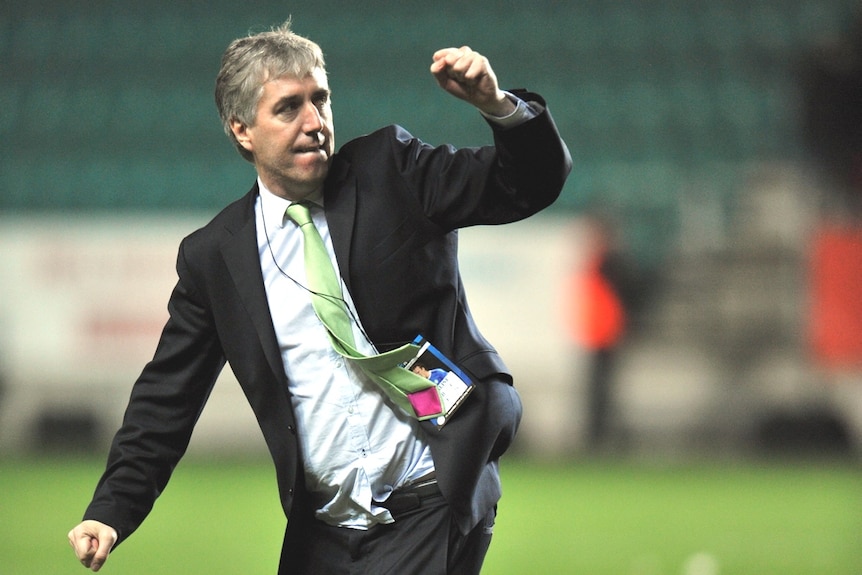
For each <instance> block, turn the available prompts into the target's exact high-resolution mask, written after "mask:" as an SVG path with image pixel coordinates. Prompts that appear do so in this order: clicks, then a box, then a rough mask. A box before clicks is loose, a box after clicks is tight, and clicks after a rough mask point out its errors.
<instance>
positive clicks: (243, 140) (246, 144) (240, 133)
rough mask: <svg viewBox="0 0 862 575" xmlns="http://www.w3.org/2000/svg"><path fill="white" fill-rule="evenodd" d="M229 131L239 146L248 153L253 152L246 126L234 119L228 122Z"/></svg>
mask: <svg viewBox="0 0 862 575" xmlns="http://www.w3.org/2000/svg"><path fill="white" fill-rule="evenodd" d="M230 131H231V132H233V136H234V138H236V141H237V142H239V144H240V146H242V147H243V148H245V149H246V150H248V151H249V152H252V151H254V150H253V146H252V143H251V135H250V134H249V131H248V126H246V125H245V124H243V123H242V122H240V121H239V120H237V119H236V118H234V119H232V120H231V121H230Z"/></svg>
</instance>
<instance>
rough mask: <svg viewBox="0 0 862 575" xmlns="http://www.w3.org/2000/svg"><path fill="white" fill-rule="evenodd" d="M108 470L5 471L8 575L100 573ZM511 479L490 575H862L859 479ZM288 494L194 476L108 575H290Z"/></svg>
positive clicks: (595, 465) (657, 472)
mask: <svg viewBox="0 0 862 575" xmlns="http://www.w3.org/2000/svg"><path fill="white" fill-rule="evenodd" d="M101 466H102V462H101V461H100V460H92V459H89V460H83V461H69V460H62V459H37V460H6V461H2V462H0V517H2V521H0V574H2V575H62V574H65V573H85V572H86V571H85V570H84V569H83V568H82V567H81V566H79V565H78V564H77V562H76V560H75V558H74V555H73V553H72V550H71V548H70V547H69V545H68V543H67V542H66V533H67V531H68V530H69V529H70V528H71V527H72V526H73V525H74V524H75V523H77V521H78V518H79V516H80V514H81V512H82V510H83V508H84V506H85V505H86V503H87V502H88V500H89V497H90V495H91V493H92V490H93V488H94V486H95V482H96V480H97V479H98V476H99V474H100V471H101ZM503 474H504V488H505V495H504V498H503V500H502V501H501V504H500V514H499V518H498V522H497V530H496V533H495V538H494V542H493V544H492V546H491V551H490V553H489V556H488V559H487V561H486V567H485V570H484V572H483V573H485V574H488V575H504V574H518V575H544V574H586V575H604V574H607V575H660V574H667V575H717V574H721V575H733V574H738V575H766V574H780V575H794V574H798V575H832V574H834V575H859V574H862V474H860V468H859V467H858V466H853V465H849V464H823V463H821V464H814V463H809V464H805V463H800V462H793V463H789V462H785V463H770V464H766V463H759V464H758V463H745V464H743V463H726V462H725V463H713V462H708V463H701V464H693V463H674V464H664V465H662V464H657V463H644V462H589V461H584V462H569V463H566V464H550V463H535V462H529V461H526V460H517V459H513V460H509V461H506V462H504V468H503ZM274 483H275V481H274V475H273V472H272V469H271V465H270V464H269V463H268V462H261V461H251V462H249V461H220V462H213V463H205V462H202V461H194V460H189V461H185V462H183V463H182V464H181V465H180V467H179V468H178V469H177V471H176V473H175V474H174V478H173V480H172V482H171V484H170V485H169V486H168V489H167V490H166V492H165V493H164V495H163V496H162V498H161V499H160V500H159V502H158V503H157V505H156V508H155V510H154V511H153V513H152V514H151V515H150V517H149V519H148V520H147V522H145V523H144V525H143V526H142V527H141V529H140V530H139V531H138V532H137V533H135V534H134V535H133V536H132V537H131V538H130V539H129V540H128V541H127V542H126V543H124V544H123V545H122V546H120V547H119V548H118V549H117V550H116V551H115V553H114V554H113V555H112V556H111V558H110V560H109V562H108V563H107V565H106V566H105V568H104V569H103V570H102V573H107V574H111V573H116V574H122V575H133V574H148V575H152V574H170V575H186V574H192V575H197V574H206V575H220V574H243V575H255V574H264V575H267V574H273V573H275V568H276V564H277V561H278V551H279V546H280V544H281V536H282V529H283V522H284V520H283V518H282V517H281V514H280V511H279V508H278V503H277V499H276V492H275V485H274ZM405 575H409V574H405Z"/></svg>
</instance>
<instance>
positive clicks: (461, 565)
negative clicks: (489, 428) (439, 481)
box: [278, 497, 496, 575]
mask: <svg viewBox="0 0 862 575" xmlns="http://www.w3.org/2000/svg"><path fill="white" fill-rule="evenodd" d="M495 517H496V511H491V512H490V513H489V514H488V516H487V517H486V518H485V520H484V521H482V522H480V523H479V525H477V526H476V527H475V528H474V529H473V530H472V531H471V532H470V533H468V534H467V535H463V534H462V533H461V532H460V531H459V530H458V528H457V527H456V526H455V523H454V521H453V520H452V515H451V513H450V512H449V507H448V505H447V504H446V502H445V500H444V499H443V498H442V497H438V498H436V499H434V500H432V501H428V502H426V503H424V504H423V505H422V507H420V508H419V509H416V510H414V511H410V512H408V513H405V514H403V515H400V516H398V517H397V519H396V521H395V523H390V524H388V525H375V526H373V527H371V528H370V529H368V530H367V531H361V530H357V529H346V528H342V527H332V526H329V525H326V524H325V523H323V522H321V521H316V520H311V521H309V522H308V523H309V525H308V526H307V527H304V528H303V529H302V531H303V532H302V533H301V534H299V538H298V540H296V539H294V544H293V545H285V551H284V552H283V553H282V557H281V563H280V565H279V568H278V574H279V575H478V573H479V572H480V570H481V569H482V562H483V561H484V559H485V554H486V553H487V551H488V547H489V546H490V544H491V535H492V533H493V530H494V520H495ZM296 536H297V534H293V533H292V534H291V538H294V537H296ZM289 548H290V549H293V551H292V552H290V551H287V550H288V549H289Z"/></svg>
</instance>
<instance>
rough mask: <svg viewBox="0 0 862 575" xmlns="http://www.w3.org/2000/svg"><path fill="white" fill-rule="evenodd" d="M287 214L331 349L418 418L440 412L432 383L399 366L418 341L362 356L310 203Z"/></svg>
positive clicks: (293, 207)
mask: <svg viewBox="0 0 862 575" xmlns="http://www.w3.org/2000/svg"><path fill="white" fill-rule="evenodd" d="M286 213H287V216H288V217H289V218H290V219H291V220H293V221H294V222H296V224H297V225H298V226H299V229H300V230H301V231H302V237H303V244H304V245H303V251H304V254H305V272H306V275H307V282H308V289H309V291H310V292H311V304H312V306H313V307H314V311H315V313H316V314H317V317H318V318H320V321H321V322H322V323H323V325H324V326H325V327H326V331H327V332H328V335H329V341H330V342H331V343H332V347H333V348H334V349H335V351H337V352H338V353H339V354H341V355H342V356H344V357H346V358H347V359H348V360H350V361H352V362H353V363H354V364H355V365H357V366H358V367H359V368H361V369H362V371H364V372H365V373H366V374H367V375H368V376H369V377H370V378H371V379H372V380H373V381H374V382H376V383H377V384H378V385H379V386H380V387H381V388H382V389H383V391H384V392H385V393H386V395H388V396H389V397H390V399H392V401H393V402H395V404H396V405H398V406H399V407H401V408H402V409H403V410H404V411H406V412H407V413H409V414H411V415H413V416H414V417H416V418H418V419H421V420H424V419H431V418H434V417H438V416H440V415H443V408H442V404H441V401H440V396H439V394H438V392H437V387H436V386H435V385H434V383H432V382H430V381H429V380H427V379H426V378H424V377H422V376H420V375H417V374H415V373H413V372H411V371H410V370H408V369H405V368H403V367H401V365H400V364H403V363H405V362H407V361H409V360H410V359H412V358H413V356H415V355H416V353H417V352H418V351H419V347H418V346H417V345H415V344H412V343H410V344H407V345H404V346H401V347H399V348H398V349H394V350H392V351H388V352H385V353H382V354H378V355H373V356H366V355H364V354H362V353H360V352H359V351H357V350H356V348H355V347H354V346H355V342H354V339H353V327H352V323H351V320H350V316H349V315H348V313H347V307H346V302H345V301H344V298H343V297H342V291H341V282H340V281H339V279H338V277H337V276H336V274H335V268H334V267H333V265H332V260H330V259H329V253H328V252H327V251H326V247H325V246H324V245H323V239H322V238H321V237H320V233H319V232H318V231H317V228H316V227H315V225H314V223H313V222H312V221H311V214H310V213H309V210H308V205H307V204H305V203H293V204H290V205H289V206H288V207H287V212H286Z"/></svg>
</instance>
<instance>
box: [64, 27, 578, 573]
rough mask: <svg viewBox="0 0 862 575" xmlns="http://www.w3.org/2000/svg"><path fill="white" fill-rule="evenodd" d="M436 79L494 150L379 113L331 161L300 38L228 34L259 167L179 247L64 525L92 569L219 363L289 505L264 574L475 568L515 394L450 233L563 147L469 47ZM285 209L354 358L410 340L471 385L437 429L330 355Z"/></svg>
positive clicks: (545, 179) (247, 145)
mask: <svg viewBox="0 0 862 575" xmlns="http://www.w3.org/2000/svg"><path fill="white" fill-rule="evenodd" d="M431 73H432V74H433V76H434V77H435V78H436V80H437V82H438V84H439V85H440V86H441V87H442V88H443V89H444V90H446V91H447V92H449V93H450V94H452V95H454V96H456V97H458V98H461V99H463V100H465V101H467V102H468V103H470V104H472V105H474V106H475V107H476V108H478V109H479V110H480V111H481V112H482V113H483V114H484V115H485V116H486V117H488V118H489V123H490V124H491V126H492V127H493V131H494V135H495V140H496V146H495V147H490V146H489V147H484V148H477V149H465V150H455V149H453V148H451V147H449V146H445V147H439V148H432V147H430V146H427V145H425V144H423V143H421V142H420V141H418V140H416V139H414V138H412V137H411V136H410V135H409V134H408V133H406V132H405V131H404V130H403V129H401V128H398V127H396V126H390V127H387V128H384V129H382V130H379V131H377V132H375V133H373V134H370V135H368V136H365V137H362V138H358V139H357V140H354V141H352V142H349V143H348V144H346V145H345V146H344V147H343V148H342V149H341V150H340V151H339V153H338V154H335V153H334V150H335V141H334V132H333V123H332V115H331V108H330V92H329V87H328V81H327V77H326V72H325V67H324V61H323V57H322V54H321V51H320V48H319V47H318V46H317V45H316V44H314V43H313V42H311V41H309V40H307V39H305V38H302V37H300V36H298V35H296V34H294V33H292V32H291V31H290V27H289V23H286V24H284V25H282V26H281V27H278V28H275V29H273V30H272V31H269V32H264V33H261V34H257V35H254V36H250V37H248V38H242V39H239V40H236V41H234V42H233V43H232V44H231V45H230V46H229V47H228V48H227V50H226V52H225V54H224V56H223V58H222V66H221V70H220V72H219V76H218V78H217V81H216V102H217V105H218V108H219V113H220V116H221V119H222V122H223V124H224V126H225V129H226V132H227V133H228V135H229V137H230V138H231V139H232V141H233V143H234V145H235V146H236V147H237V149H238V151H239V152H240V154H241V155H242V156H243V157H244V158H245V159H247V160H248V161H250V162H252V163H253V164H254V166H255V168H256V170H257V174H258V179H257V182H256V183H255V185H254V186H253V187H252V189H251V191H250V192H249V193H248V194H246V195H245V196H244V197H243V198H241V199H240V200H238V201H236V202H234V203H233V204H231V205H229V206H228V207H227V208H225V210H223V211H222V212H221V213H220V214H219V215H217V216H216V217H215V218H214V219H213V221H212V222H210V224H208V225H207V226H205V227H204V228H202V229H200V230H198V231H197V232H195V233H193V234H192V235H190V236H189V237H187V238H186V239H184V240H183V242H182V245H181V246H180V251H179V256H178V258H177V273H178V282H177V285H176V287H175V288H174V291H173V293H172V294H171V298H170V301H169V304H168V308H169V312H170V318H169V320H168V323H167V324H166V326H165V329H164V331H163V333H162V336H161V339H160V341H159V345H158V348H157V350H156V353H155V356H154V358H153V360H152V361H151V362H150V363H149V364H148V365H147V366H146V367H145V369H144V371H143V372H142V374H141V376H140V377H139V379H138V381H137V382H136V383H135V386H134V387H133V390H132V394H131V398H130V400H129V405H128V408H127V411H126V414H125V418H124V422H123V425H122V427H121V429H120V430H119V431H118V433H117V435H116V437H115V439H114V442H113V444H112V447H111V451H110V455H109V458H108V465H107V469H106V471H105V473H104V475H103V476H102V478H101V480H100V482H99V484H98V487H97V489H96V493H95V495H94V497H93V501H92V502H91V504H90V506H89V507H88V509H87V511H86V513H85V516H84V521H83V522H82V523H81V524H80V525H78V526H77V527H75V528H74V529H73V530H72V531H71V532H70V533H69V539H70V542H71V544H72V546H73V548H74V549H75V552H76V554H77V555H78V558H79V559H80V560H81V562H82V563H83V564H84V565H85V566H87V567H90V568H91V569H92V570H94V571H98V570H99V569H100V568H101V566H102V565H103V564H104V562H105V560H106V559H107V557H108V553H109V552H110V551H111V549H112V548H113V547H114V546H115V545H116V544H117V543H119V542H121V541H123V540H124V539H125V538H126V537H128V536H129V535H130V534H131V533H132V532H133V531H134V530H135V529H136V528H137V527H138V525H140V523H141V522H142V521H143V519H144V517H145V516H146V515H147V513H148V512H149V511H150V509H151V507H152V505H153V503H154V501H155V499H156V497H157V496H158V494H159V493H160V492H161V491H162V489H163V488H164V486H165V484H166V483H167V481H168V479H169V476H170V473H171V471H172V469H173V468H174V466H175V465H176V464H177V462H178V461H179V459H180V458H181V456H182V454H183V453H184V451H185V449H186V447H187V444H188V441H189V438H190V435H191V432H192V429H193V427H194V424H195V421H196V420H197V417H198V415H199V414H200V412H201V410H202V409H203V406H204V404H205V402H206V399H207V397H208V395H209V393H210V390H211V389H212V385H213V383H214V381H215V379H216V377H217V375H218V373H219V372H220V370H221V368H222V367H223V365H224V363H225V361H227V362H229V363H230V365H231V368H232V369H233V372H234V374H235V375H236V377H237V379H238V381H239V383H240V385H241V386H242V388H243V390H244V392H245V394H246V396H247V398H248V401H249V403H250V404H251V406H252V409H253V410H254V413H255V415H256V417H257V420H258V422H259V424H260V427H261V430H262V432H263V435H264V438H265V440H266V443H267V446H268V447H269V450H270V452H271V455H272V457H273V460H274V462H275V466H276V471H277V478H278V485H279V494H280V498H281V504H282V507H283V509H284V512H285V514H286V516H287V518H288V526H287V529H286V532H285V539H284V545H283V548H282V555H281V563H280V566H279V573H284V574H286V573H291V574H301V575H307V574H315V573H320V574H324V573H325V574H338V573H348V572H349V573H369V574H370V573H373V574H383V573H398V574H429V575H430V574H443V573H478V572H479V570H480V568H481V564H482V561H483V559H484V556H485V553H486V551H487V549H488V545H489V544H490V539H491V532H492V526H493V522H494V516H495V513H496V502H497V500H498V499H499V497H500V479H499V473H498V464H497V462H498V459H499V457H500V455H501V454H502V453H503V452H504V451H505V450H506V448H507V447H508V446H509V444H510V443H511V441H512V438H513V436H514V433H515V430H516V428H517V425H518V422H519V420H520V415H521V404H520V401H519V399H518V396H517V394H516V392H515V391H514V389H513V387H512V385H511V384H512V380H511V376H510V375H509V374H508V372H507V370H506V367H505V365H504V364H503V362H502V360H501V359H500V357H499V356H498V355H497V353H496V352H495V351H494V349H493V348H492V346H491V345H490V344H489V343H488V342H487V341H486V340H485V339H484V338H483V337H482V336H481V335H480V333H479V331H478V329H477V328H476V326H475V325H474V323H473V320H472V317H471V316H470V313H469V310H468V308H467V302H466V299H465V296H464V289H463V286H462V283H461V279H460V275H459V272H458V267H457V256H456V251H457V235H456V231H455V230H456V229H457V228H459V227H464V226H468V225H476V224H499V223H505V222H510V221H515V220H519V219H522V218H525V217H527V216H530V215H532V214H533V213H535V212H537V211H539V210H540V209H542V208H544V207H546V206H547V205H549V204H550V203H552V202H553V201H554V200H555V199H556V197H557V196H558V194H559V192H560V190H561V188H562V185H563V183H564V181H565V178H566V176H567V175H568V172H569V171H570V169H571V159H570V157H569V153H568V150H567V149H566V147H565V145H564V144H563V142H562V140H561V139H560V137H559V134H558V133H557V130H556V127H555V126H554V123H553V121H552V120H551V118H550V116H549V114H548V112H547V110H546V109H545V108H544V105H543V104H542V102H541V99H540V98H539V97H538V96H535V95H531V94H527V93H523V94H522V95H523V96H524V97H525V98H527V100H532V101H533V102H532V103H528V102H527V101H525V100H523V99H520V98H518V97H515V96H513V95H511V94H508V93H504V92H502V91H501V90H500V89H499V87H498V84H497V80H496V77H495V75H494V72H493V70H492V69H491V67H490V65H489V63H488V61H487V60H486V59H485V58H484V57H483V56H481V55H480V54H478V53H476V52H473V51H472V50H471V49H469V48H468V47H463V48H459V49H455V48H449V49H444V50H440V51H438V52H437V53H435V54H434V56H433V62H432V64H431ZM300 202H302V203H304V204H305V205H306V206H307V205H309V204H310V205H311V206H312V207H311V209H310V214H311V218H312V220H313V224H314V226H315V228H317V229H318V230H319V232H320V235H321V236H322V238H323V242H324V244H325V246H326V250H327V252H328V254H329V257H330V258H331V260H332V264H333V265H334V266H335V268H336V271H337V272H338V273H339V277H340V278H341V282H342V286H341V290H342V293H341V296H340V297H338V298H337V299H339V300H341V301H343V302H344V304H345V305H346V307H347V310H349V313H350V316H351V318H352V325H351V329H352V331H353V336H354V339H355V342H356V343H355V345H356V347H357V349H358V351H359V352H361V353H362V354H365V355H368V356H373V355H374V354H376V353H378V352H385V351H388V350H391V349H393V348H397V347H398V346H400V345H401V344H404V343H407V342H410V341H412V340H413V339H414V338H415V337H416V336H417V335H419V334H421V335H423V336H424V337H426V338H427V339H428V340H429V341H431V342H432V343H433V344H434V345H435V346H436V347H437V348H438V349H439V350H440V351H441V352H442V353H444V354H445V355H446V356H448V357H449V358H450V359H452V360H453V361H454V362H455V363H456V364H458V365H459V366H460V367H461V368H462V369H463V370H464V371H465V372H467V373H468V374H469V375H470V376H471V377H472V379H473V380H474V381H475V383H476V385H475V389H474V390H473V392H472V393H471V395H470V396H469V397H468V398H467V400H466V401H465V402H464V404H463V405H462V406H461V407H460V408H459V410H458V411H457V413H455V414H454V416H453V417H452V418H451V419H449V420H447V423H446V425H445V426H444V427H442V428H439V429H438V427H437V426H436V425H434V424H433V423H432V422H430V421H420V420H419V419H418V418H417V417H415V416H413V415H412V414H408V413H407V412H406V411H405V410H403V409H402V408H401V407H399V406H397V405H395V403H394V402H393V401H391V400H390V398H389V396H387V395H386V394H385V393H384V392H383V390H382V388H381V387H380V386H378V385H377V384H376V383H375V382H374V381H372V378H370V377H368V376H367V375H366V373H365V372H363V371H362V370H361V369H358V368H357V367H356V365H354V362H353V361H352V360H350V359H347V358H344V357H342V356H341V355H340V354H338V353H336V352H335V351H334V350H333V347H332V342H331V340H330V337H329V334H328V333H327V328H326V327H325V326H324V325H323V323H322V322H321V320H320V319H318V316H317V315H316V314H315V311H314V308H313V305H312V299H313V298H315V297H317V295H319V294H314V293H311V292H310V290H309V289H308V287H307V284H308V277H307V272H306V268H305V262H304V257H303V253H304V252H303V245H304V242H306V240H305V239H304V236H303V233H302V231H300V228H299V226H297V225H296V224H295V223H294V222H293V221H292V220H291V218H289V217H286V215H285V213H286V208H287V207H288V206H290V205H292V204H295V203H300ZM342 311H343V308H342ZM404 371H405V372H406V371H407V370H406V369H405V370H404ZM411 375H412V374H411Z"/></svg>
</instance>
